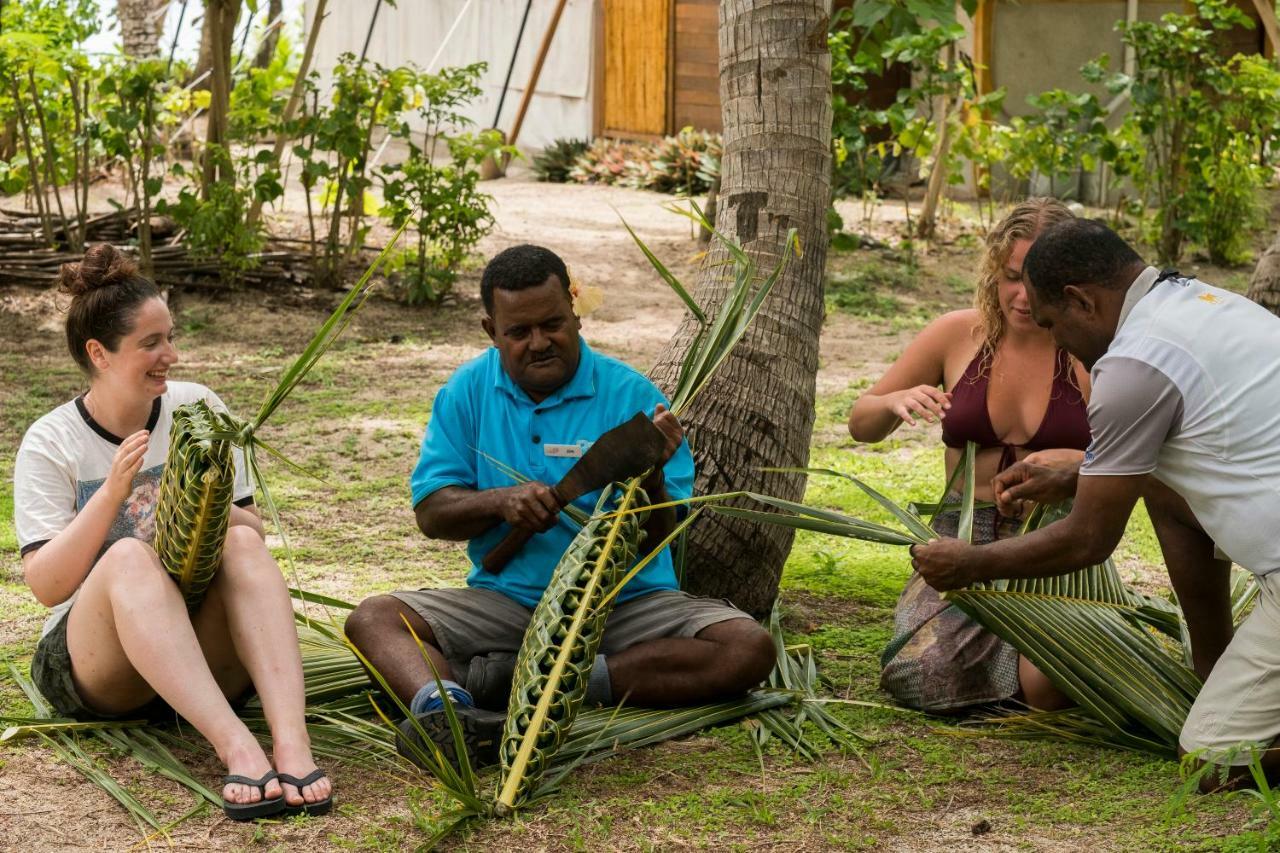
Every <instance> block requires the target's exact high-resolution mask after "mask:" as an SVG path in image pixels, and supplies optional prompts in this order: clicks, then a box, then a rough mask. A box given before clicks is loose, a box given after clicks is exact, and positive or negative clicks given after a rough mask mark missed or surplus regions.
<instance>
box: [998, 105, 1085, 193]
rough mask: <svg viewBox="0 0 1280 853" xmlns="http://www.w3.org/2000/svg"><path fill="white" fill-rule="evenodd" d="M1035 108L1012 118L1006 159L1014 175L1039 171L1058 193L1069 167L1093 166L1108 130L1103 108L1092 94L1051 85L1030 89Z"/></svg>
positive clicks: (1032, 175) (1071, 169)
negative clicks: (1032, 91)
mask: <svg viewBox="0 0 1280 853" xmlns="http://www.w3.org/2000/svg"><path fill="white" fill-rule="evenodd" d="M1027 103H1028V104H1030V105H1031V107H1032V108H1033V110H1034V111H1033V112H1031V113H1029V114H1027V115H1026V116H1016V117H1014V119H1013V120H1012V122H1011V131H1012V132H1011V133H1010V134H1009V155H1008V159H1007V160H1006V165H1007V167H1008V169H1009V172H1010V173H1011V174H1012V175H1014V176H1015V177H1018V178H1024V179H1025V178H1030V179H1031V180H1032V182H1033V187H1032V191H1033V192H1037V191H1038V188H1037V187H1036V186H1035V185H1034V182H1035V178H1036V177H1037V176H1038V177H1040V178H1041V179H1043V180H1047V181H1048V184H1049V186H1048V191H1049V195H1051V196H1055V197H1056V196H1058V195H1059V193H1060V192H1062V190H1063V189H1065V187H1064V186H1063V183H1064V182H1065V181H1068V180H1069V179H1070V177H1071V175H1072V173H1074V172H1076V171H1077V170H1079V169H1084V170H1085V171H1091V170H1092V169H1094V168H1096V166H1097V162H1098V152H1099V151H1100V150H1101V147H1102V143H1103V141H1104V140H1105V139H1106V136H1107V127H1106V124H1105V122H1106V117H1107V115H1106V110H1105V109H1104V108H1103V106H1102V105H1101V104H1100V103H1098V98H1097V96H1096V95H1094V94H1092V93H1089V92H1085V93H1080V94H1077V93H1075V92H1068V91H1066V90H1064V89H1050V90H1048V91H1046V92H1040V93H1039V94H1036V95H1028V96H1027Z"/></svg>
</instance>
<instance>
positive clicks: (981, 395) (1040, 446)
mask: <svg viewBox="0 0 1280 853" xmlns="http://www.w3.org/2000/svg"><path fill="white" fill-rule="evenodd" d="M989 358H990V356H989V351H988V350H987V349H986V348H985V347H984V348H983V349H981V350H979V351H978V354H977V355H975V356H974V357H973V361H971V362H969V366H968V367H966V368H965V370H964V375H963V376H961V377H960V381H959V382H957V383H956V385H955V387H954V388H952V389H951V408H950V409H948V410H947V416H946V417H945V418H943V419H942V443H943V444H945V445H946V446H947V447H955V448H960V449H963V448H964V446H965V443H966V442H969V441H973V442H976V443H977V445H978V448H979V449H981V450H986V449H988V448H993V447H1000V448H1003V450H1004V452H1003V453H1002V454H1001V456H1000V470H1002V471H1003V470H1004V469H1005V468H1008V467H1009V466H1010V465H1012V464H1013V462H1014V460H1015V459H1016V458H1017V457H1016V456H1015V455H1014V450H1015V449H1020V450H1030V451H1036V450H1050V449H1052V448H1071V449H1074V450H1084V449H1086V448H1087V447H1088V446H1089V418H1088V416H1087V406H1086V404H1085V401H1084V395H1083V394H1081V393H1080V389H1079V388H1076V387H1075V385H1073V384H1072V382H1071V360H1070V358H1069V357H1068V356H1067V351H1066V350H1063V349H1059V350H1058V351H1057V355H1056V359H1055V364H1054V370H1053V386H1052V388H1051V389H1050V391H1049V405H1048V407H1047V408H1046V409H1045V412H1044V418H1043V419H1042V420H1041V421H1040V427H1039V429H1037V430H1036V434H1035V435H1033V436H1031V438H1030V440H1028V441H1027V443H1026V444H1020V445H1012V444H1006V443H1005V442H1003V441H1001V440H1000V438H999V437H997V436H996V431H995V428H994V427H992V426H991V413H990V412H989V411H988V410H987V386H988V385H989V384H990V377H989V376H988V375H987V373H986V372H985V371H983V369H982V366H983V361H984V360H989Z"/></svg>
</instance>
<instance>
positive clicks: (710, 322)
mask: <svg viewBox="0 0 1280 853" xmlns="http://www.w3.org/2000/svg"><path fill="white" fill-rule="evenodd" d="M671 210H673V211H674V212H676V213H678V214H680V215H681V216H687V217H689V218H691V219H694V221H695V222H698V223H699V224H700V225H702V226H703V227H704V228H706V229H707V230H708V231H709V232H711V234H712V236H713V238H714V239H715V240H716V241H717V242H718V243H720V245H722V246H723V247H724V248H725V250H726V251H727V252H728V254H729V256H730V258H731V259H732V262H731V264H727V265H726V266H732V273H731V274H732V276H733V283H732V285H730V287H729V290H728V293H727V294H726V296H725V299H724V301H723V302H722V303H721V304H720V306H719V307H718V308H717V309H716V311H715V314H714V317H711V318H710V319H709V315H710V314H711V312H709V311H707V310H705V309H703V308H700V307H699V306H698V304H697V301H696V300H695V299H694V298H693V297H692V296H691V295H690V293H689V290H688V288H686V287H685V286H684V285H683V284H681V283H680V281H679V280H678V279H677V278H676V277H675V276H674V275H673V274H672V273H671V271H670V270H669V269H667V267H666V266H665V265H664V264H663V263H662V261H661V260H659V259H658V257H657V256H656V255H655V254H654V253H653V252H652V251H651V250H650V249H649V247H648V246H646V245H645V243H644V241H643V240H641V239H640V237H639V235H637V234H636V232H635V231H633V230H632V229H631V226H630V225H628V224H627V223H626V221H625V220H623V221H622V225H623V227H624V228H626V229H627V232H628V233H629V234H630V235H631V238H632V239H633V240H634V241H635V243H636V245H637V246H639V247H640V251H641V252H643V253H644V256H645V257H646V258H647V259H648V260H649V263H650V265H652V266H653V268H654V271H656V272H657V273H658V277H659V278H661V279H662V280H663V281H664V282H665V283H666V284H667V286H668V287H670V288H671V289H672V291H674V292H675V294H676V295H677V296H679V297H680V299H681V300H682V301H683V302H684V303H685V305H686V306H688V308H689V312H690V313H691V314H692V315H693V317H694V319H695V320H696V321H697V322H698V325H699V331H698V333H697V335H696V336H695V337H694V340H693V342H692V344H691V345H690V346H689V349H688V351H687V352H686V353H685V357H684V360H683V361H682V363H681V368H680V373H679V377H678V379H677V381H676V387H675V390H674V391H673V392H672V394H671V411H672V413H673V414H675V415H676V416H679V415H680V414H681V413H682V412H684V411H685V409H687V408H688V406H689V405H690V404H691V403H692V402H693V401H694V400H695V399H696V398H697V397H698V395H699V394H701V393H702V390H703V389H704V388H705V387H706V384H707V382H708V380H710V379H711V377H712V375H714V374H715V372H716V370H717V369H719V367H720V365H721V364H723V363H724V360H725V359H726V358H728V357H729V353H731V352H732V351H733V348H734V347H735V346H737V345H738V342H739V341H740V340H742V337H743V335H745V334H746V332H747V329H748V328H750V326H751V323H752V321H754V320H755V317H756V314H757V313H759V311H760V308H761V307H762V306H763V305H764V300H765V299H766V298H767V297H768V296H769V294H770V292H772V290H773V288H774V285H776V284H777V283H778V281H779V280H780V279H781V278H782V274H783V272H784V271H785V270H786V268H787V264H788V262H789V261H790V259H791V257H792V255H795V256H797V257H798V256H799V255H800V238H799V234H798V232H797V231H796V229H794V228H792V229H791V230H790V231H788V232H787V235H786V237H785V238H784V240H783V244H782V247H781V249H782V251H781V252H780V255H779V258H778V263H777V264H776V265H775V266H774V268H773V270H772V271H770V273H769V274H768V275H766V276H763V277H761V276H760V273H759V270H758V268H757V267H756V263H755V261H754V260H752V259H751V256H750V255H748V254H747V253H746V252H745V251H744V250H743V248H742V247H741V246H739V245H738V244H737V243H736V242H735V241H734V240H733V239H731V238H730V237H728V236H726V235H725V234H723V233H722V232H720V231H717V230H716V229H715V227H714V226H713V225H712V224H711V223H709V222H707V220H706V219H705V218H704V217H703V215H702V211H701V210H700V209H699V208H698V206H697V205H696V204H692V205H691V209H684V208H674V207H673V208H671Z"/></svg>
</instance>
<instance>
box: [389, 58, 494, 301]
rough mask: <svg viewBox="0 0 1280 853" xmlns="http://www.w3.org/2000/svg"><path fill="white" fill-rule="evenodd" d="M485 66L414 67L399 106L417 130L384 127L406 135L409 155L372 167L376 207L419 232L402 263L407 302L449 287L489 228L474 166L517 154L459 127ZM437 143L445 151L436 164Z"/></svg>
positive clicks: (489, 135) (434, 296) (404, 125)
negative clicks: (378, 188)
mask: <svg viewBox="0 0 1280 853" xmlns="http://www.w3.org/2000/svg"><path fill="white" fill-rule="evenodd" d="M483 71H484V64H483V63H477V64H475V65H468V66H465V67H459V68H446V69H444V70H442V71H440V72H439V73H438V74H419V73H416V72H414V77H413V80H412V87H413V89H414V97H413V100H412V101H411V102H410V106H409V108H408V109H407V110H406V111H405V112H406V114H407V115H412V116H416V118H417V120H418V122H419V123H420V125H421V128H422V129H421V131H420V132H419V131H415V130H414V129H412V128H411V127H410V125H409V122H407V121H404V120H403V119H402V120H400V121H398V122H396V123H393V124H392V125H391V126H390V128H389V129H390V132H391V135H392V136H393V137H395V138H398V139H401V140H403V141H404V143H405V146H406V148H407V150H408V157H407V158H406V159H405V161H404V162H403V163H392V164H388V165H386V166H383V167H382V168H381V169H380V170H379V171H378V178H379V180H380V181H381V182H382V196H383V207H382V210H381V213H382V215H383V216H386V217H388V218H389V219H390V220H391V224H392V225H397V226H398V225H400V224H402V223H404V222H406V221H407V222H410V224H412V226H413V228H414V230H415V231H416V232H417V236H418V240H417V246H416V248H415V249H414V250H412V251H411V252H410V256H409V257H408V258H407V259H406V263H405V265H404V268H405V270H406V272H407V273H408V274H407V276H406V278H407V279H408V281H407V283H408V293H407V295H408V299H407V301H408V302H410V303H415V302H437V301H439V300H440V298H441V297H443V296H444V295H445V294H446V293H448V292H449V289H450V287H451V286H452V284H453V282H454V279H455V278H456V277H457V274H458V267H459V265H460V264H461V263H462V261H463V260H464V259H465V258H466V257H467V255H468V254H469V253H470V252H471V251H472V250H473V249H474V248H475V246H476V244H477V243H478V242H479V241H480V239H481V238H482V237H483V236H484V235H485V234H487V233H488V232H489V229H490V228H491V227H492V226H493V217H492V216H491V215H490V213H489V202H490V201H491V199H490V197H489V196H488V195H486V194H485V193H483V192H481V191H480V164H481V163H482V162H484V160H485V159H487V158H491V157H499V156H503V155H507V156H509V155H513V154H515V153H516V152H515V148H513V147H511V146H507V145H504V144H503V141H502V135H501V134H500V133H498V132H497V131H495V130H485V131H480V132H479V133H472V132H466V131H461V130H460V128H463V127H465V126H467V125H469V124H471V121H470V119H468V118H466V117H465V116H464V115H463V114H462V112H461V110H462V107H463V106H464V105H465V104H466V103H467V102H469V101H471V100H472V99H474V98H475V97H476V96H478V95H479V94H480V88H479V86H478V85H477V81H478V79H479V77H480V74H481V73H482V72H483ZM441 149H443V151H445V152H447V153H448V157H447V158H441V159H443V162H437V158H438V157H440V153H441Z"/></svg>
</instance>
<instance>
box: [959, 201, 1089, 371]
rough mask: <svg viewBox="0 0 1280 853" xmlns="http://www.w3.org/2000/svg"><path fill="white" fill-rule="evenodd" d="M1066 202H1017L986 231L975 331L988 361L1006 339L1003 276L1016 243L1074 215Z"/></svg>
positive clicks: (976, 296) (1033, 236)
mask: <svg viewBox="0 0 1280 853" xmlns="http://www.w3.org/2000/svg"><path fill="white" fill-rule="evenodd" d="M1074 216H1075V214H1073V213H1072V212H1071V211H1070V210H1069V209H1068V208H1067V206H1066V205H1065V204H1063V203H1062V202H1061V201H1059V200H1058V199H1056V198H1047V197H1034V198H1029V199H1027V200H1026V201H1024V202H1021V203H1020V204H1018V206H1017V207H1015V208H1014V209H1013V210H1011V211H1009V214H1008V215H1007V216H1006V217H1005V218H1004V219H1002V220H1000V222H999V223H997V225H996V227H994V228H992V229H991V231H990V233H988V234H987V244H986V251H985V252H984V253H983V256H982V271H981V273H980V275H979V278H978V287H977V290H975V291H974V294H973V307H974V308H975V309H977V311H978V324H977V325H976V326H975V327H974V334H975V335H977V336H980V337H981V339H982V350H983V352H984V353H985V354H986V358H984V361H989V360H990V358H991V357H992V356H993V355H994V354H995V351H996V347H997V346H999V344H1000V341H1001V339H1002V338H1004V333H1005V318H1004V312H1003V311H1001V310H1000V276H1001V274H1002V273H1003V271H1004V265H1005V263H1006V262H1007V261H1008V260H1009V254H1010V253H1011V252H1012V251H1013V244H1014V243H1016V242H1018V241H1019V240H1023V239H1033V238H1035V237H1036V235H1038V234H1039V233H1040V232H1041V231H1043V230H1045V229H1046V228H1048V227H1049V226H1051V225H1056V224H1057V223H1059V222H1063V221H1065V220H1067V219H1072V218H1074Z"/></svg>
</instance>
